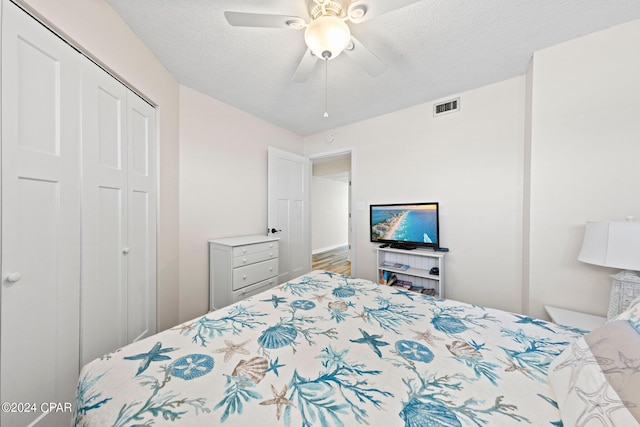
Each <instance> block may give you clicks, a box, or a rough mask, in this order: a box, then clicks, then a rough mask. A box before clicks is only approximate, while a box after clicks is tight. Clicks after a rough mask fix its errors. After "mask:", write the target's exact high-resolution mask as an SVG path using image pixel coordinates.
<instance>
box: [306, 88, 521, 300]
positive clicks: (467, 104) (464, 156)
mask: <svg viewBox="0 0 640 427" xmlns="http://www.w3.org/2000/svg"><path fill="white" fill-rule="evenodd" d="M460 97H461V110H460V111H459V112H457V113H453V114H448V115H444V116H441V117H438V118H434V117H433V113H432V103H428V104H422V105H418V106H415V107H412V108H408V109H405V110H401V111H397V112H394V113H391V114H387V115H384V116H380V117H377V118H373V119H370V120H366V121H363V122H360V123H356V124H353V125H350V126H345V127H342V128H338V129H332V130H331V133H332V134H333V135H334V136H335V142H334V143H333V144H331V146H330V148H331V149H338V148H340V147H354V149H355V150H356V152H357V156H355V157H354V167H353V171H354V174H353V176H352V194H353V203H354V208H355V209H354V211H353V213H352V214H353V227H354V243H353V244H354V245H355V258H356V259H355V261H356V263H355V265H356V271H354V274H355V275H356V276H358V277H365V278H369V279H372V280H375V279H376V277H375V276H376V266H375V248H376V245H375V244H372V243H370V242H369V230H368V221H369V219H368V205H369V204H371V203H394V202H429V201H438V202H440V206H441V212H440V215H441V216H440V220H441V224H440V227H441V228H440V232H441V236H442V245H443V246H447V247H449V248H450V250H451V251H450V252H449V253H448V254H447V261H446V267H447V270H446V274H447V278H446V286H447V290H446V295H447V297H448V298H454V299H460V300H464V301H469V302H472V303H476V304H482V305H487V306H492V307H498V308H502V309H507V310H513V311H520V309H521V271H522V270H521V263H522V259H521V254H522V197H523V196H522V185H523V184H522V180H523V144H522V140H523V135H524V100H525V78H524V77H519V78H515V79H510V80H507V81H504V82H501V83H498V84H495V85H491V86H486V87H483V88H480V89H477V90H473V91H469V92H465V93H462V94H460ZM325 136H326V135H325V134H324V133H322V134H317V135H312V136H309V137H307V138H305V154H306V155H312V154H314V153H319V152H324V151H327V150H328V148H329V145H328V144H327V143H326V142H325ZM359 204H361V205H362V207H363V208H364V209H361V210H358V205H359Z"/></svg>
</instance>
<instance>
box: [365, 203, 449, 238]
mask: <svg viewBox="0 0 640 427" xmlns="http://www.w3.org/2000/svg"><path fill="white" fill-rule="evenodd" d="M437 222H438V219H437V211H436V206H435V205H406V206H372V207H371V224H372V225H371V227H372V230H371V233H372V234H371V235H372V237H373V239H374V240H396V241H401V242H415V243H437V242H438V234H437V229H438V224H437Z"/></svg>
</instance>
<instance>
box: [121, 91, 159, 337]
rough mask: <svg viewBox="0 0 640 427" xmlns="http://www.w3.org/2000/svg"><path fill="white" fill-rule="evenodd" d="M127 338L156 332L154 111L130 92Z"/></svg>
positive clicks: (128, 103) (128, 102) (128, 101)
mask: <svg viewBox="0 0 640 427" xmlns="http://www.w3.org/2000/svg"><path fill="white" fill-rule="evenodd" d="M127 105H128V114H127V118H128V129H129V131H128V139H127V142H128V151H129V182H128V184H129V187H128V198H129V212H128V213H129V217H128V221H129V234H128V247H129V254H128V257H129V259H128V301H127V302H128V319H129V325H128V339H129V341H137V340H139V339H142V338H144V337H147V336H150V335H152V334H154V333H155V331H156V327H155V325H156V249H155V248H156V186H155V182H156V168H155V126H156V124H155V110H154V109H153V107H151V106H150V105H149V104H147V103H146V102H145V101H143V100H142V99H141V98H140V97H138V96H136V95H135V94H133V93H129V96H128V97H127Z"/></svg>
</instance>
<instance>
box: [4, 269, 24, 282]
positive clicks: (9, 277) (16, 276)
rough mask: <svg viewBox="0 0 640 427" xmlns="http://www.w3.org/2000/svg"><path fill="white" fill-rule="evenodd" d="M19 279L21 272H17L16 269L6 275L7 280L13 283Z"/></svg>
mask: <svg viewBox="0 0 640 427" xmlns="http://www.w3.org/2000/svg"><path fill="white" fill-rule="evenodd" d="M20 279H22V274H20V273H18V272H17V271H16V272H15V273H9V274H8V275H7V282H11V283H14V282H17V281H18V280H20Z"/></svg>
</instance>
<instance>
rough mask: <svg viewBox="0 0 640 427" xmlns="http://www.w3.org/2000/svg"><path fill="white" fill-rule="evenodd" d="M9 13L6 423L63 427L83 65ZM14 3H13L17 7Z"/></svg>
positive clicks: (75, 327)
mask: <svg viewBox="0 0 640 427" xmlns="http://www.w3.org/2000/svg"><path fill="white" fill-rule="evenodd" d="M2 6H3V9H2V294H1V303H2V323H1V327H2V345H1V356H0V359H1V360H2V367H1V372H2V391H1V394H2V401H3V402H16V403H22V404H24V403H27V402H34V403H35V404H36V407H35V409H36V410H35V412H28V413H17V412H4V411H3V412H2V414H1V418H0V424H1V425H2V426H26V425H28V424H29V423H30V422H32V421H34V420H36V419H38V418H39V417H41V421H42V423H41V424H38V425H62V419H64V418H65V417H66V419H67V422H66V425H68V424H69V423H68V419H69V418H70V414H69V413H61V414H60V413H58V414H56V413H50V414H49V415H44V414H43V413H42V412H41V408H40V406H39V405H41V404H42V403H44V402H73V396H74V392H75V384H76V381H77V372H78V363H79V361H78V355H79V342H78V334H79V327H80V322H79V316H80V314H79V313H80V253H81V252H80V221H81V217H80V207H81V204H80V168H79V164H80V126H79V122H78V118H79V117H80V103H79V102H78V100H79V99H80V90H81V89H80V81H81V77H80V74H81V73H80V62H79V55H78V53H77V52H76V51H74V50H73V49H72V48H71V47H69V46H68V45H67V44H65V43H64V42H62V41H61V40H60V39H58V38H57V37H54V36H52V34H51V33H50V32H49V31H48V30H46V29H45V28H44V27H42V26H41V25H34V21H33V19H31V18H29V17H28V16H27V15H26V14H25V13H23V12H22V11H20V10H19V9H18V8H17V7H15V6H14V5H11V4H10V3H8V2H4V3H3V5H2ZM9 6H11V7H9Z"/></svg>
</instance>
